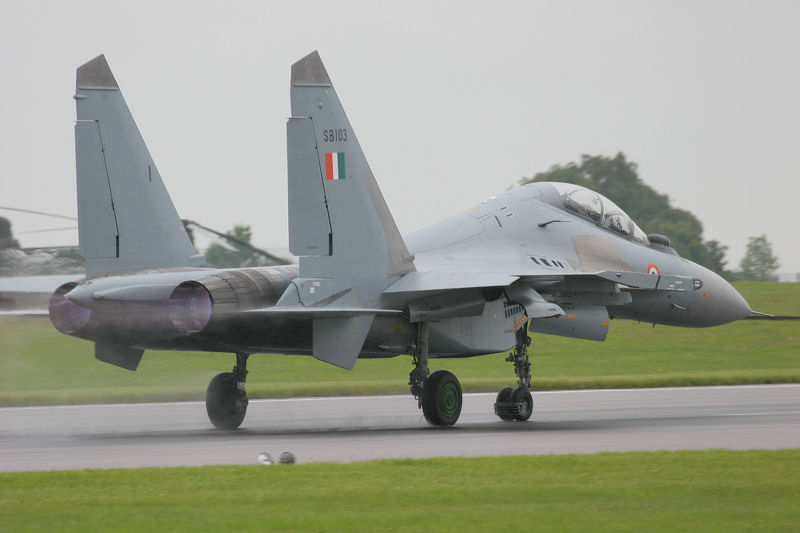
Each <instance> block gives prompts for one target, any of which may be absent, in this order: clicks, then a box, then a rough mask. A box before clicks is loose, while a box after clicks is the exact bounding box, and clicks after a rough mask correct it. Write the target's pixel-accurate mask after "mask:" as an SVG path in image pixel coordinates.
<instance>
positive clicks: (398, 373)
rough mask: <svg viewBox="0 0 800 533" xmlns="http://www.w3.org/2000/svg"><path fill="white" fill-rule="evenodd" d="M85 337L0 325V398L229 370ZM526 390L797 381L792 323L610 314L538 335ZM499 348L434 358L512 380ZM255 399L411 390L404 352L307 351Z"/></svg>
mask: <svg viewBox="0 0 800 533" xmlns="http://www.w3.org/2000/svg"><path fill="white" fill-rule="evenodd" d="M736 287H737V288H738V289H739V290H740V291H741V292H742V294H743V295H744V296H745V297H746V298H747V300H748V301H749V302H750V305H751V306H752V307H753V309H757V310H761V311H767V312H771V313H774V314H782V315H800V283H753V282H751V283H740V284H737V285H736ZM92 350H93V348H92V345H91V343H89V342H86V341H82V340H79V339H75V338H73V337H68V336H66V335H62V334H60V333H58V332H57V331H55V330H54V329H53V327H52V326H51V325H50V324H49V322H47V321H41V320H40V321H36V320H33V321H32V320H23V319H8V320H4V321H2V322H0V405H30V404H44V403H87V402H124V401H164V400H199V399H202V398H203V397H204V394H205V388H206V385H207V384H208V382H209V380H210V379H211V378H212V377H213V376H214V375H215V374H216V373H218V372H221V371H225V370H229V369H230V368H231V367H232V366H233V357H232V356H231V355H230V354H208V353H184V352H159V351H149V352H147V353H146V354H145V357H144V359H143V360H142V364H141V366H140V368H139V370H138V371H137V372H135V373H133V372H128V371H126V370H122V369H119V368H116V367H113V366H110V365H106V364H103V363H99V362H97V361H95V359H94V358H93V356H92ZM533 354H534V355H533V372H534V389H536V390H546V389H570V388H610V387H653V386H683V385H726V384H727V385H733V384H743V383H790V382H800V322H798V321H786V322H768V321H742V322H736V323H733V324H728V325H726V326H721V327H717V328H708V329H685V328H671V327H660V326H659V327H656V328H653V327H652V326H650V325H647V324H639V323H636V322H631V321H627V322H626V321H614V322H613V323H612V326H611V331H610V332H609V336H608V339H607V340H606V342H604V343H598V342H592V341H582V340H576V339H567V338H563V337H553V336H548V335H536V336H534V343H533ZM503 358H504V355H503V354H495V355H489V356H484V357H475V358H470V359H449V360H434V361H432V363H431V367H432V368H433V369H437V368H447V369H448V370H450V371H452V372H454V373H455V374H456V375H457V376H458V377H459V379H460V380H461V382H462V385H463V388H464V390H465V391H497V390H499V389H500V388H501V387H503V386H506V385H509V384H511V383H512V382H513V381H514V374H513V369H512V367H511V365H510V364H509V363H506V362H504V361H503ZM248 369H249V370H250V373H249V375H248V394H249V396H250V397H251V398H265V397H288V396H305V395H309V396H324V395H352V394H389V393H406V392H408V386H407V381H408V372H409V370H411V361H410V359H409V358H408V357H397V358H394V359H378V360H376V359H364V360H360V361H359V362H358V363H357V364H356V367H355V369H354V370H353V371H347V370H342V369H339V368H335V367H333V366H331V365H327V364H324V363H320V362H319V361H316V360H314V359H312V358H310V357H286V356H281V355H256V356H253V357H252V358H251V359H250V362H249V364H248Z"/></svg>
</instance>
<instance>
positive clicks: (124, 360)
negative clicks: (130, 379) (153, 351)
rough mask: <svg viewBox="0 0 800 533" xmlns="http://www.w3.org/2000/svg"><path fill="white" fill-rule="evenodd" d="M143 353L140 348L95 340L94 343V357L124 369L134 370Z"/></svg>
mask: <svg viewBox="0 0 800 533" xmlns="http://www.w3.org/2000/svg"><path fill="white" fill-rule="evenodd" d="M143 354H144V350H142V349H141V348H130V347H128V346H119V345H117V344H107V343H104V342H96V343H95V345H94V357H95V359H97V360H98V361H103V362H104V363H108V364H110V365H114V366H118V367H120V368H124V369H126V370H136V369H137V368H138V367H139V361H141V360H142V355H143Z"/></svg>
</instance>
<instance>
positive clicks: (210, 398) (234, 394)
mask: <svg viewBox="0 0 800 533" xmlns="http://www.w3.org/2000/svg"><path fill="white" fill-rule="evenodd" d="M249 356H250V354H247V353H237V354H236V366H234V367H233V372H223V373H221V374H217V375H216V376H214V379H212V380H211V383H209V384H208V390H206V412H207V413H208V418H209V420H211V423H212V424H214V427H218V428H220V429H235V428H238V427H239V426H240V425H241V424H242V421H243V420H244V415H245V413H246V412H247V393H246V392H245V389H244V383H245V379H246V378H247V358H248V357H249Z"/></svg>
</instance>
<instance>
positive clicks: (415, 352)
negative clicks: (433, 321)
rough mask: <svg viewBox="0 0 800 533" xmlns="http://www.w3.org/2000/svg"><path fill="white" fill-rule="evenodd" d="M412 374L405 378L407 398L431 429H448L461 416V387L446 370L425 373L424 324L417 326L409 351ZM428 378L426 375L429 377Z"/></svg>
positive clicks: (425, 329) (426, 361)
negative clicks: (411, 359) (410, 396)
mask: <svg viewBox="0 0 800 533" xmlns="http://www.w3.org/2000/svg"><path fill="white" fill-rule="evenodd" d="M411 355H412V356H413V363H414V370H412V371H411V373H410V374H409V375H408V378H409V380H408V384H409V385H410V386H411V394H413V395H414V398H416V399H417V402H418V404H419V407H421V408H422V414H423V415H425V420H427V421H428V423H430V424H432V425H434V426H452V425H453V424H455V423H456V421H457V420H458V417H459V415H461V400H462V394H461V384H460V383H459V382H458V378H456V377H455V376H454V375H453V374H452V373H450V372H448V371H447V370H437V371H436V372H434V373H433V374H430V370H428V323H427V322H419V323H418V324H417V341H416V344H415V345H414V346H413V347H412V349H411ZM429 374H430V375H429Z"/></svg>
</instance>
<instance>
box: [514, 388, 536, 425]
mask: <svg viewBox="0 0 800 533" xmlns="http://www.w3.org/2000/svg"><path fill="white" fill-rule="evenodd" d="M511 401H512V402H515V403H524V404H525V409H524V410H523V411H522V413H520V414H518V415H515V416H514V420H518V421H520V422H524V421H526V420H528V419H529V418H530V417H531V415H532V414H533V396H531V391H529V390H528V388H527V387H516V388H514V390H513V391H512V392H511Z"/></svg>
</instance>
